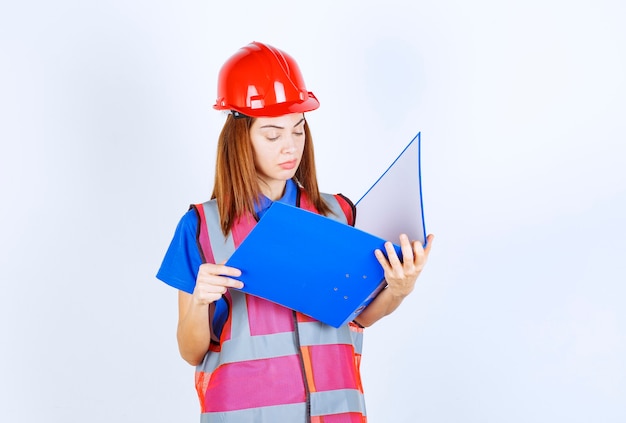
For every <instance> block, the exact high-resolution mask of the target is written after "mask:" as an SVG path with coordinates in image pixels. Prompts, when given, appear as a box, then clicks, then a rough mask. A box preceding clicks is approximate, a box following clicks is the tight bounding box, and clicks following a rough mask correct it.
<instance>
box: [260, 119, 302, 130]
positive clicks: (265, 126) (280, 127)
mask: <svg viewBox="0 0 626 423" xmlns="http://www.w3.org/2000/svg"><path fill="white" fill-rule="evenodd" d="M302 122H304V118H302V119H300V120H299V121H298V123H296V124H295V125H293V127H294V128H295V127H296V126H298V125H300V124H301V123H302ZM261 128H276V129H285V127H283V126H278V125H263V126H261Z"/></svg>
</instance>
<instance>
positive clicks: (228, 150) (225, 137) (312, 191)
mask: <svg viewBox="0 0 626 423" xmlns="http://www.w3.org/2000/svg"><path fill="white" fill-rule="evenodd" d="M253 122H254V118H252V117H244V118H234V117H233V116H232V115H228V117H227V118H226V122H225V123H224V127H223V128H222V132H221V133H220V136H219V139H218V142H217V160H216V166H215V182H214V186H213V194H212V195H211V198H212V199H213V198H215V199H217V208H218V211H219V214H220V227H221V229H222V232H223V233H224V235H227V234H228V233H229V232H230V230H231V228H232V226H233V224H234V223H235V221H236V219H237V218H238V217H240V216H243V215H245V214H248V213H249V214H251V215H252V216H255V217H256V213H255V211H254V203H255V202H257V203H258V202H259V200H260V198H261V195H262V193H261V189H260V187H259V179H258V177H257V173H256V168H255V166H254V152H253V150H252V142H251V141H250V127H251V126H252V123H253ZM304 133H305V142H304V151H303V153H302V160H301V161H300V166H299V167H298V169H297V170H296V173H295V175H294V179H295V181H296V183H297V184H298V185H300V186H301V187H302V188H304V190H305V191H306V194H307V196H308V198H309V201H310V202H311V203H312V204H313V205H314V207H315V208H316V209H317V211H318V212H319V213H321V214H323V215H328V214H329V213H331V210H330V207H328V205H327V204H326V202H324V199H323V198H322V196H321V195H320V192H319V188H318V186H317V173H316V171H315V154H314V151H313V138H312V136H311V130H310V129H309V125H308V123H307V122H306V121H305V122H304Z"/></svg>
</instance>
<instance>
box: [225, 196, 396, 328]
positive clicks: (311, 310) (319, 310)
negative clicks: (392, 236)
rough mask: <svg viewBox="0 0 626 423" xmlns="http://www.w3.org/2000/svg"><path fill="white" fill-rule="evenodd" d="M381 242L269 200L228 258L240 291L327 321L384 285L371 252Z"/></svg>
mask: <svg viewBox="0 0 626 423" xmlns="http://www.w3.org/2000/svg"><path fill="white" fill-rule="evenodd" d="M384 243H385V241H384V240H383V239H381V238H378V237H376V236H373V235H370V234H368V233H367V232H363V231H361V230H359V229H355V228H353V227H352V226H349V225H346V224H343V223H340V222H337V221H335V220H332V219H329V218H327V217H325V216H322V215H318V214H315V213H312V212H309V211H307V210H303V209H300V208H297V207H293V206H289V205H286V204H283V203H279V202H274V203H273V204H272V205H271V206H270V208H269V209H268V210H267V211H266V212H265V214H264V215H263V218H261V220H260V221H259V223H257V224H256V226H255V227H254V229H253V230H252V231H251V232H250V234H249V235H248V236H247V237H246V238H245V239H244V241H243V242H242V243H241V245H239V247H238V248H237V249H236V250H235V252H234V253H233V255H232V256H231V257H230V258H229V259H228V261H227V262H226V264H227V265H228V266H232V267H236V268H238V269H240V270H241V272H242V274H241V276H240V277H239V278H237V279H239V280H240V281H242V282H243V283H244V287H243V289H242V291H244V292H246V293H248V294H252V295H256V296H259V297H262V298H265V299H267V300H270V301H273V302H275V303H278V304H280V305H283V306H285V307H288V308H291V309H294V310H298V311H300V312H301V313H304V314H306V315H308V316H311V317H313V318H315V319H317V320H319V321H321V322H324V323H326V324H328V325H331V326H334V327H339V326H341V325H343V324H344V323H347V322H350V321H352V320H353V319H354V318H355V317H356V316H357V315H358V314H359V313H360V312H361V311H362V310H363V308H365V307H366V306H367V305H368V304H369V303H370V302H371V301H372V299H374V297H375V296H376V294H378V292H379V291H380V290H381V289H382V288H383V287H384V285H385V282H384V273H383V269H382V267H381V266H380V263H378V260H377V259H376V257H375V256H374V250H375V249H377V248H380V249H383V251H384Z"/></svg>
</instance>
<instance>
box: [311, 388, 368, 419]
mask: <svg viewBox="0 0 626 423" xmlns="http://www.w3.org/2000/svg"><path fill="white" fill-rule="evenodd" d="M350 412H356V413H363V415H365V398H364V397H363V394H362V393H360V392H359V391H355V390H354V389H337V390H335V391H321V392H312V393H311V415H312V416H324V415H326V414H340V413H350Z"/></svg>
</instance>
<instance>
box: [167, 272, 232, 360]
mask: <svg viewBox="0 0 626 423" xmlns="http://www.w3.org/2000/svg"><path fill="white" fill-rule="evenodd" d="M240 275H241V271H239V269H235V268H233V267H228V266H225V265H223V264H219V265H218V264H211V263H205V264H203V265H201V266H200V269H199V270H198V277H197V279H196V286H195V288H194V290H193V294H188V293H186V292H184V291H179V293H178V328H177V331H176V339H177V340H178V350H179V351H180V355H181V356H182V357H183V359H184V360H185V361H187V362H188V363H189V364H191V365H194V366H195V365H198V364H199V363H200V362H202V359H203V358H204V356H205V354H206V352H207V351H208V350H209V345H210V343H211V337H212V333H211V326H210V319H209V313H210V312H211V313H212V311H213V307H212V304H213V303H214V302H215V301H217V300H218V299H220V298H221V297H222V295H223V294H225V293H226V290H227V289H228V288H242V287H243V283H241V282H239V281H237V280H235V279H231V278H230V277H229V276H234V277H236V276H240Z"/></svg>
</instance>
